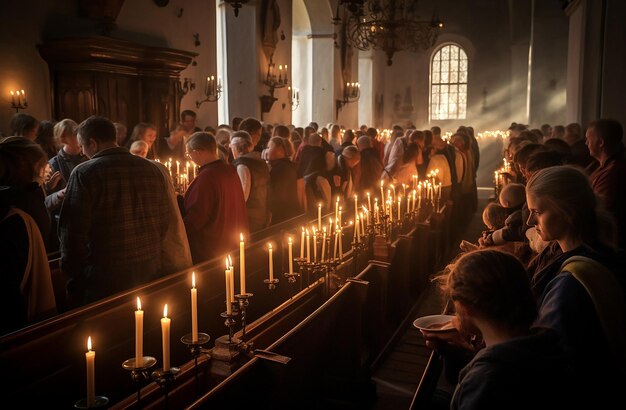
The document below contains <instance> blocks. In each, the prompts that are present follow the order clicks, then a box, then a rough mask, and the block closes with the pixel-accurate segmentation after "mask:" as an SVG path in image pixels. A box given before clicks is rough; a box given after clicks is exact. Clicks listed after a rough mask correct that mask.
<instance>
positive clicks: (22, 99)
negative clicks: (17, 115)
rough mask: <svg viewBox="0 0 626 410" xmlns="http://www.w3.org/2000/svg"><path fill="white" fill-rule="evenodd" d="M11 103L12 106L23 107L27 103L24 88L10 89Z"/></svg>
mask: <svg viewBox="0 0 626 410" xmlns="http://www.w3.org/2000/svg"><path fill="white" fill-rule="evenodd" d="M11 105H12V106H13V107H25V106H26V105H28V103H27V101H26V93H24V90H17V91H15V92H13V91H11Z"/></svg>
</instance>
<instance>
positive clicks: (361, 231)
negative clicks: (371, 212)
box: [359, 212, 367, 235]
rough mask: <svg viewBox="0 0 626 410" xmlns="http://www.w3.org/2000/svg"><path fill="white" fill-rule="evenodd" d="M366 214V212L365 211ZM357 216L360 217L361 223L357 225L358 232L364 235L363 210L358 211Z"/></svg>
mask: <svg viewBox="0 0 626 410" xmlns="http://www.w3.org/2000/svg"><path fill="white" fill-rule="evenodd" d="M365 213H366V214H367V212H365ZM359 217H360V219H359V220H360V221H361V225H360V226H359V234H360V235H365V227H364V226H363V223H364V222H363V212H359Z"/></svg>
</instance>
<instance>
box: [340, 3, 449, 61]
mask: <svg viewBox="0 0 626 410" xmlns="http://www.w3.org/2000/svg"><path fill="white" fill-rule="evenodd" d="M417 3H418V1H417V0H339V5H342V6H343V7H344V10H345V11H346V21H345V23H346V36H347V41H348V43H349V44H350V45H351V46H353V47H355V48H358V49H359V50H369V49H375V50H382V51H384V52H385V54H386V55H387V65H391V64H392V58H393V55H394V54H395V53H396V52H397V51H401V50H409V51H424V50H427V49H428V48H430V47H432V46H433V45H434V44H435V41H436V40H437V37H438V36H439V31H440V30H441V29H442V28H443V22H442V21H440V20H439V19H438V18H437V17H436V16H435V15H433V18H432V19H430V20H420V16H419V15H418V14H417ZM337 19H338V16H335V18H334V19H333V21H336V20H337Z"/></svg>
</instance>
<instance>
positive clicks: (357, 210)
mask: <svg viewBox="0 0 626 410" xmlns="http://www.w3.org/2000/svg"><path fill="white" fill-rule="evenodd" d="M357 215H359V199H358V197H357V196H356V194H355V195H354V219H356V217H357ZM357 232H358V228H357Z"/></svg>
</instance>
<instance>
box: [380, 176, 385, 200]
mask: <svg viewBox="0 0 626 410" xmlns="http://www.w3.org/2000/svg"><path fill="white" fill-rule="evenodd" d="M383 185H384V182H383V181H382V180H381V181H380V203H381V204H384V203H385V190H384V189H383Z"/></svg>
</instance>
